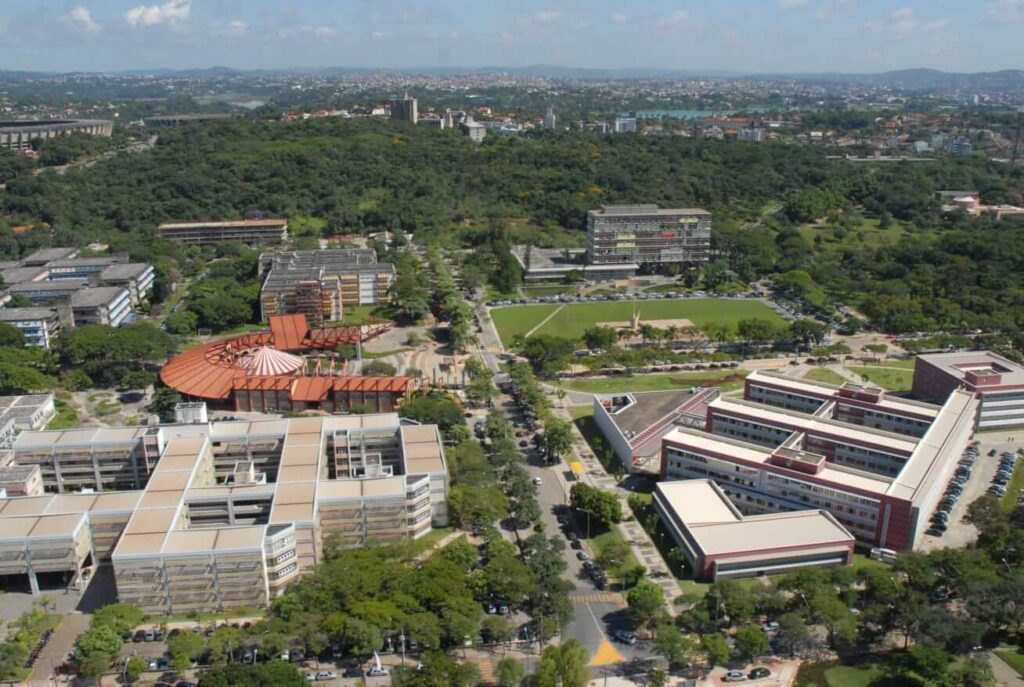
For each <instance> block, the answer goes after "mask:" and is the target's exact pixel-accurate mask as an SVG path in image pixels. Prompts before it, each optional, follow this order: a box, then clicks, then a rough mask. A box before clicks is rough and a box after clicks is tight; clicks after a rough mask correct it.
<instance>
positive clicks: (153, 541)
mask: <svg viewBox="0 0 1024 687" xmlns="http://www.w3.org/2000/svg"><path fill="white" fill-rule="evenodd" d="M166 536H167V535H165V534H124V535H122V537H121V539H120V541H118V542H117V548H116V549H114V553H113V557H114V558H118V557H121V556H139V555H144V554H154V553H159V552H160V547H161V546H163V543H164V538H165V537H166Z"/></svg>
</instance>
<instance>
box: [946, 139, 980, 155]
mask: <svg viewBox="0 0 1024 687" xmlns="http://www.w3.org/2000/svg"><path fill="white" fill-rule="evenodd" d="M946 151H947V152H948V153H949V154H950V155H963V156H967V155H970V154H972V153H973V152H974V146H973V145H971V142H970V141H968V140H967V139H966V138H965V137H963V136H957V137H956V138H954V139H952V140H951V141H950V142H949V144H948V145H947V146H946Z"/></svg>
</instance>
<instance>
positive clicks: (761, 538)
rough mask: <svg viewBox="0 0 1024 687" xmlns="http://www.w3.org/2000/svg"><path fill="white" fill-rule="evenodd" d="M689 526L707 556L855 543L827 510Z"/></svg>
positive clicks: (751, 517) (774, 514)
mask: <svg viewBox="0 0 1024 687" xmlns="http://www.w3.org/2000/svg"><path fill="white" fill-rule="evenodd" d="M687 529H689V530H690V534H691V535H692V536H693V537H694V539H695V540H696V541H697V545H698V546H699V547H700V548H701V550H702V551H703V552H704V553H705V554H706V555H723V554H729V553H736V552H741V553H747V554H754V552H755V551H760V550H764V549H782V548H805V547H810V546H820V545H823V544H835V543H838V542H853V535H852V534H850V533H849V532H848V531H847V530H846V528H845V527H843V526H842V525H840V524H839V523H838V522H837V521H836V519H835V518H833V517H832V516H831V515H829V514H828V513H827V512H825V511H823V510H802V511H795V512H791V513H771V514H767V515H755V516H748V517H745V518H743V519H742V520H738V521H736V522H726V523H703V524H695V525H692V526H691V525H689V523H687Z"/></svg>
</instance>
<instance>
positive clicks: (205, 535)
mask: <svg viewBox="0 0 1024 687" xmlns="http://www.w3.org/2000/svg"><path fill="white" fill-rule="evenodd" d="M216 543H217V530H215V529H192V530H175V531H174V532H171V533H170V534H168V535H167V540H166V542H165V543H164V546H163V552H164V553H184V552H186V551H189V552H191V551H212V550H213V545H214V544H216Z"/></svg>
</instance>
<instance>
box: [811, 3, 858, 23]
mask: <svg viewBox="0 0 1024 687" xmlns="http://www.w3.org/2000/svg"><path fill="white" fill-rule="evenodd" d="M854 2H855V0H825V2H823V3H821V4H820V5H819V6H818V9H817V10H815V12H814V17H815V18H816V19H819V20H821V21H827V20H830V19H842V18H844V17H848V16H850V13H851V12H853V6H854Z"/></svg>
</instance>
